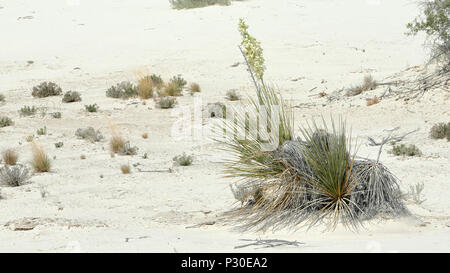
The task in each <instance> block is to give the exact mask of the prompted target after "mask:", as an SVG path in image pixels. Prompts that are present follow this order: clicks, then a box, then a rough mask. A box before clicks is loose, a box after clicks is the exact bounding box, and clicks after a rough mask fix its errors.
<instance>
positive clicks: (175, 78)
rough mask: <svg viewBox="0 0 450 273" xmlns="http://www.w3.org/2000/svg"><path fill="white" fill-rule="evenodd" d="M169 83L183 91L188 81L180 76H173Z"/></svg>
mask: <svg viewBox="0 0 450 273" xmlns="http://www.w3.org/2000/svg"><path fill="white" fill-rule="evenodd" d="M169 82H172V83H174V84H175V85H176V86H177V87H178V88H179V89H183V88H184V86H185V85H186V84H187V82H186V80H185V79H183V77H182V76H181V75H180V74H178V75H176V76H173V77H172V78H171V79H170V81H169Z"/></svg>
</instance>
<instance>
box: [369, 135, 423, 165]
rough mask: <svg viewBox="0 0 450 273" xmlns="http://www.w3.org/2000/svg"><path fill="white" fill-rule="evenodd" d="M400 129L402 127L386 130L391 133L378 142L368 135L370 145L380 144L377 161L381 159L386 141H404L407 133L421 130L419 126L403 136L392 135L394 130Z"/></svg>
mask: <svg viewBox="0 0 450 273" xmlns="http://www.w3.org/2000/svg"><path fill="white" fill-rule="evenodd" d="M398 129H400V127H395V128H394V129H390V130H385V131H389V132H390V133H389V135H388V136H387V137H384V138H383V140H381V142H376V141H375V140H374V139H373V138H371V137H368V140H369V146H380V149H379V150H378V156H377V163H378V161H379V160H380V155H381V151H382V150H383V146H384V144H386V143H388V142H390V141H395V142H399V141H402V140H403V139H404V138H405V137H406V136H407V135H409V134H412V133H414V132H417V131H419V128H417V129H416V130H413V131H411V132H408V133H406V134H404V135H402V136H398V137H392V133H393V132H394V131H397V130H398Z"/></svg>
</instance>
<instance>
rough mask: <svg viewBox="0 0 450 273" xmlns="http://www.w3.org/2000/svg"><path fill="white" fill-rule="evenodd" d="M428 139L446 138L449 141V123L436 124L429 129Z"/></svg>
mask: <svg viewBox="0 0 450 273" xmlns="http://www.w3.org/2000/svg"><path fill="white" fill-rule="evenodd" d="M430 137H431V138H434V139H442V138H447V140H449V139H450V122H449V123H447V124H446V123H444V122H441V123H437V124H435V125H433V127H431V130H430Z"/></svg>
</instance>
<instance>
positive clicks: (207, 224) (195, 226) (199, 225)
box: [186, 221, 216, 228]
mask: <svg viewBox="0 0 450 273" xmlns="http://www.w3.org/2000/svg"><path fill="white" fill-rule="evenodd" d="M215 223H216V221H208V222H203V223H200V224H197V225H193V226H188V227H186V228H198V227H201V226H212V225H214V224H215Z"/></svg>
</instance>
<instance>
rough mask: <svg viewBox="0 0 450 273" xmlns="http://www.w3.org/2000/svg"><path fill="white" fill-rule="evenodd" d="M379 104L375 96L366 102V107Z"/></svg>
mask: <svg viewBox="0 0 450 273" xmlns="http://www.w3.org/2000/svg"><path fill="white" fill-rule="evenodd" d="M379 102H380V100H379V99H378V97H377V96H375V97H373V98H372V99H370V100H368V101H367V106H371V105H374V104H377V103H379Z"/></svg>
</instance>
